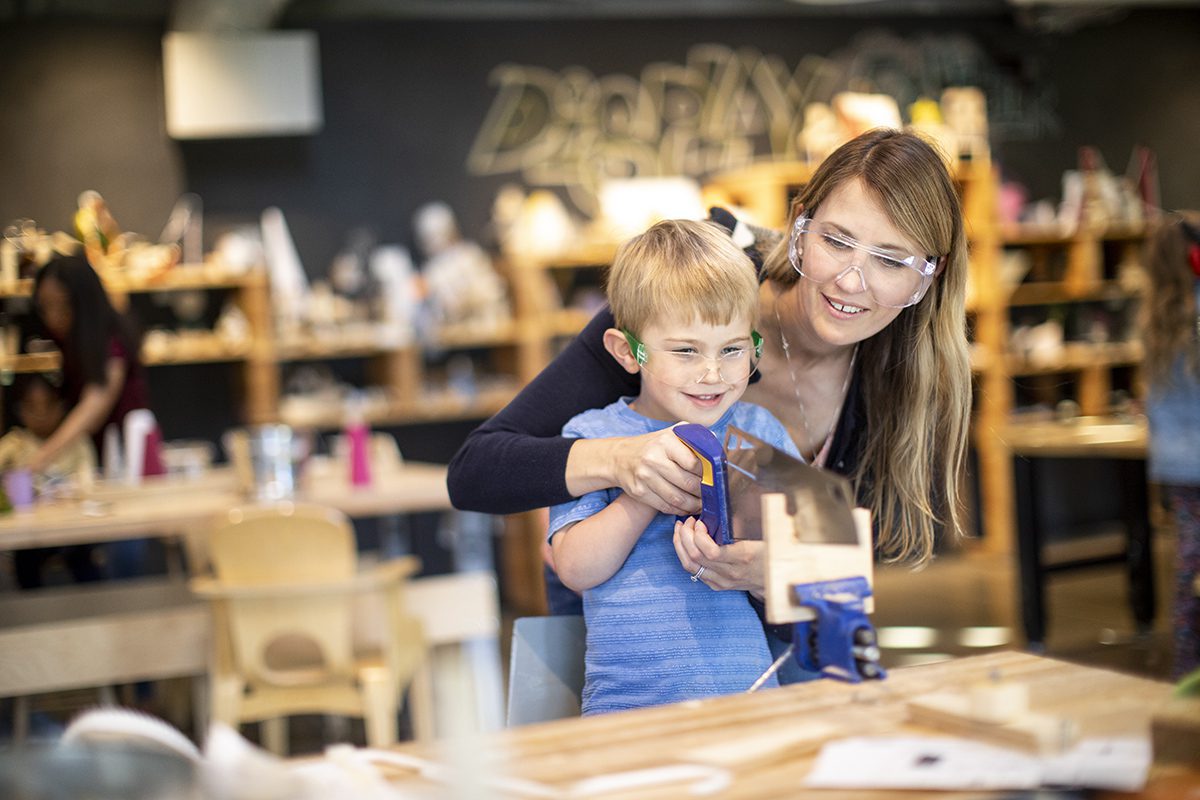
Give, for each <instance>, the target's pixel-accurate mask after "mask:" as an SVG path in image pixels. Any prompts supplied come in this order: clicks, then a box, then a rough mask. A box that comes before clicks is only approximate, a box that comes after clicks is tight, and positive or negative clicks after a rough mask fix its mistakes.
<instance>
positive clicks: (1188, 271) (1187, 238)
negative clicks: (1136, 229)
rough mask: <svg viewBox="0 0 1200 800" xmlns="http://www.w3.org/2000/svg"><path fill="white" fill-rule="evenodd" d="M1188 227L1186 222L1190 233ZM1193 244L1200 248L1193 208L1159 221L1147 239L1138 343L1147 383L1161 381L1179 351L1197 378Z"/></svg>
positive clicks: (1199, 334)
mask: <svg viewBox="0 0 1200 800" xmlns="http://www.w3.org/2000/svg"><path fill="white" fill-rule="evenodd" d="M1187 226H1191V228H1192V231H1191V232H1189V231H1188V229H1187ZM1193 247H1195V248H1200V212H1197V211H1181V212H1180V213H1179V214H1178V215H1172V216H1171V217H1168V218H1166V219H1164V220H1163V221H1162V222H1161V223H1159V225H1158V226H1157V227H1156V228H1155V230H1154V231H1153V233H1151V235H1150V238H1149V239H1148V240H1147V241H1146V249H1145V257H1144V259H1143V261H1144V263H1145V269H1146V273H1147V278H1148V279H1149V280H1147V282H1146V283H1147V289H1146V297H1145V299H1144V300H1143V301H1142V310H1141V316H1142V328H1143V330H1145V334H1144V336H1143V337H1142V341H1143V344H1144V346H1145V348H1146V356H1145V363H1146V372H1147V378H1148V379H1149V380H1150V382H1152V383H1153V382H1157V381H1161V380H1164V379H1166V378H1167V377H1168V376H1169V375H1170V373H1171V369H1172V367H1173V366H1174V364H1175V360H1176V358H1178V357H1179V356H1180V355H1182V356H1183V357H1184V362H1183V363H1184V369H1185V370H1187V371H1188V373H1189V374H1191V375H1194V376H1200V341H1198V340H1200V330H1198V328H1200V323H1198V322H1197V317H1196V315H1197V314H1198V313H1200V309H1198V308H1196V292H1195V282H1196V280H1197V276H1196V274H1195V273H1193V272H1192V265H1191V263H1190V262H1189V258H1190V254H1191V252H1192V250H1191V248H1193ZM1197 252H1200V251H1197ZM1198 257H1200V256H1198Z"/></svg>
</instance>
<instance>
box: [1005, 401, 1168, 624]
mask: <svg viewBox="0 0 1200 800" xmlns="http://www.w3.org/2000/svg"><path fill="white" fill-rule="evenodd" d="M1003 438H1004V441H1005V443H1006V444H1007V445H1008V447H1009V448H1010V449H1011V450H1012V453H1013V456H1014V458H1013V469H1014V475H1013V478H1014V482H1015V488H1016V501H1017V560H1018V567H1019V573H1020V581H1021V586H1020V597H1021V619H1022V622H1023V626H1024V631H1025V638H1026V641H1028V642H1029V644H1030V645H1031V646H1033V647H1035V648H1038V647H1041V646H1042V645H1043V642H1044V640H1045V637H1046V598H1045V594H1046V590H1045V582H1046V577H1047V576H1048V575H1049V574H1051V573H1053V572H1062V571H1065V570H1072V569H1078V568H1081V567H1090V566H1096V565H1100V564H1110V563H1123V564H1125V567H1126V569H1127V570H1128V579H1129V604H1130V610H1131V611H1132V613H1133V617H1134V620H1135V621H1136V623H1137V626H1138V628H1139V629H1140V630H1149V629H1150V628H1151V627H1152V625H1153V623H1154V614H1155V598H1154V558H1153V553H1152V552H1151V526H1150V500H1149V496H1148V493H1147V482H1146V441H1147V438H1148V428H1147V423H1146V419H1145V417H1141V418H1138V419H1135V420H1133V421H1123V420H1115V419H1108V418H1103V417H1081V418H1078V419H1074V420H1069V421H1066V422H1049V421H1048V422H1036V423H1019V424H1014V425H1011V426H1009V427H1008V428H1006V429H1005V431H1004V434H1003ZM1085 458H1086V459H1105V460H1111V461H1113V462H1114V463H1115V465H1116V475H1117V479H1116V482H1115V485H1113V486H1112V487H1111V491H1112V492H1113V493H1114V495H1115V496H1118V497H1120V499H1121V510H1122V521H1123V523H1124V526H1125V539H1124V548H1123V550H1122V552H1104V553H1096V554H1085V555H1081V556H1078V557H1074V558H1069V559H1060V560H1055V561H1049V560H1048V559H1047V558H1046V553H1045V545H1046V543H1047V535H1046V531H1045V530H1043V523H1042V516H1043V510H1044V498H1043V497H1042V495H1041V491H1042V490H1041V480H1040V475H1041V469H1040V468H1041V466H1042V465H1043V463H1044V462H1045V460H1046V459H1085ZM1088 488H1089V490H1090V491H1099V492H1102V491H1104V488H1103V487H1097V486H1091V487H1088Z"/></svg>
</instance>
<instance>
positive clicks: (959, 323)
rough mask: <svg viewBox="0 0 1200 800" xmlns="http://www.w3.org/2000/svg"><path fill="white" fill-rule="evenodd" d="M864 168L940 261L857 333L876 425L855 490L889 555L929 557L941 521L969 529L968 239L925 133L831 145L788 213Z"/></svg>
mask: <svg viewBox="0 0 1200 800" xmlns="http://www.w3.org/2000/svg"><path fill="white" fill-rule="evenodd" d="M853 180H859V181H861V182H862V184H863V186H864V187H865V188H866V189H867V191H868V192H870V193H871V194H872V195H873V196H874V197H875V199H876V200H878V201H879V203H880V204H881V205H882V206H883V208H884V210H885V211H886V212H887V214H888V216H889V218H890V219H891V221H892V223H893V224H894V225H895V226H896V227H897V228H899V230H900V231H901V232H902V233H903V234H904V235H905V236H907V237H909V238H910V239H912V240H913V241H914V242H916V243H917V244H918V246H919V247H920V248H921V252H922V253H923V254H928V255H933V256H937V257H938V259H939V272H938V274H937V276H936V277H935V278H934V280H933V284H932V286H930V288H929V291H928V292H927V293H926V295H925V297H923V298H922V299H921V301H920V302H919V303H917V304H916V305H913V306H909V307H908V308H906V309H904V310H903V311H901V312H900V315H899V316H898V317H896V319H895V320H894V321H893V322H892V323H891V324H890V325H888V326H887V327H886V328H884V329H883V330H882V331H880V332H879V333H877V334H875V335H874V336H872V337H871V338H869V339H866V340H864V341H863V342H862V343H861V344H860V345H859V352H858V370H859V375H860V377H859V381H860V385H861V386H862V399H863V404H864V406H863V410H864V415H865V419H866V426H867V436H866V437H865V442H864V443H863V444H862V446H861V448H860V450H859V454H858V467H857V470H856V472H855V474H854V475H852V476H851V478H852V480H853V481H854V484H855V488H856V491H857V492H858V495H859V498H860V500H861V501H862V502H864V503H866V505H867V506H868V507H869V508H870V509H871V511H872V513H873V515H874V518H875V522H876V529H877V530H878V532H879V534H878V541H877V542H876V547H877V548H878V550H879V551H880V553H881V555H882V556H883V557H884V558H885V559H886V560H889V561H900V560H912V561H915V562H917V563H919V564H923V563H925V562H926V561H928V560H929V559H930V558H931V557H932V555H933V548H934V542H935V537H936V534H937V531H938V528H939V526H940V527H941V528H943V529H945V531H946V532H947V533H950V534H954V535H962V534H963V532H964V530H965V528H964V524H963V508H962V499H961V494H962V487H961V482H962V480H963V475H964V466H965V459H966V448H967V434H968V431H969V427H970V414H971V367H970V361H969V353H968V348H967V336H966V284H967V239H966V234H965V232H964V229H963V220H962V209H961V206H960V203H959V197H958V192H957V190H956V189H955V185H954V181H953V179H952V178H951V176H950V173H949V172H948V170H947V168H946V163H945V161H944V160H943V157H942V156H941V155H940V154H939V153H938V152H937V151H936V150H935V149H934V148H933V147H932V146H931V145H930V144H929V143H928V142H926V141H925V140H924V139H922V138H921V137H919V136H917V135H915V134H912V133H907V132H901V131H896V130H885V129H880V130H874V131H868V132H867V133H865V134H863V135H861V136H859V137H857V138H855V139H853V140H851V141H850V142H848V143H846V144H844V145H842V146H841V147H840V148H838V149H837V150H836V151H834V152H833V154H831V155H830V156H829V158H827V159H826V160H825V161H824V162H822V164H821V165H820V166H819V167H818V168H817V170H816V172H815V173H814V174H813V176H812V179H811V180H810V181H809V182H808V183H807V184H806V185H805V186H804V188H803V190H802V191H801V192H800V194H799V196H798V197H797V198H796V199H795V201H794V202H793V204H792V209H791V214H790V219H789V231H790V224H791V222H792V221H794V220H795V218H796V217H797V216H798V215H800V214H801V213H802V212H803V213H805V214H807V215H809V216H812V215H813V214H815V213H816V211H817V209H818V208H819V207H820V205H821V203H822V201H824V200H825V198H827V197H828V196H829V195H830V194H831V193H832V192H833V191H834V190H835V189H837V188H838V187H840V186H842V185H843V184H845V183H847V182H850V181H853ZM764 270H765V272H766V275H767V278H768V279H769V280H770V281H772V282H773V283H774V284H776V285H777V286H779V287H780V288H789V287H792V286H794V285H795V284H796V282H797V281H798V280H799V279H800V275H799V274H798V273H797V272H796V271H795V270H794V269H793V268H792V265H791V263H790V262H789V261H788V256H787V237H786V236H785V237H784V239H783V241H781V242H780V243H779V244H778V245H777V246H776V247H775V248H774V249H773V250H772V251H771V252H770V253H769V254H768V255H767V257H766V259H765V262H764Z"/></svg>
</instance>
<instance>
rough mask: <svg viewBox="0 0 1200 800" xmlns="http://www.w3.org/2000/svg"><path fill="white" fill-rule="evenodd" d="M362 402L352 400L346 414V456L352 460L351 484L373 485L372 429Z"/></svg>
mask: <svg viewBox="0 0 1200 800" xmlns="http://www.w3.org/2000/svg"><path fill="white" fill-rule="evenodd" d="M364 417H365V414H364V412H363V408H362V403H361V402H359V401H357V400H355V401H351V403H350V406H349V409H348V412H347V414H346V457H347V459H348V460H349V461H350V485H352V486H370V485H371V429H370V428H369V427H368V426H367V423H366V420H365V418H364Z"/></svg>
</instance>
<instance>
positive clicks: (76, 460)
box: [0, 373, 101, 589]
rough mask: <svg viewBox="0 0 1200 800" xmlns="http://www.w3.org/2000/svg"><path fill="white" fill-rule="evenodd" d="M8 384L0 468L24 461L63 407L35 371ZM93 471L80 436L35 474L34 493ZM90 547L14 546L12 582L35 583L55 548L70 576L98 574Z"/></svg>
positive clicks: (83, 480)
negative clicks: (10, 411)
mask: <svg viewBox="0 0 1200 800" xmlns="http://www.w3.org/2000/svg"><path fill="white" fill-rule="evenodd" d="M14 389H15V391H14V392H13V395H14V396H15V398H16V405H15V409H14V410H15V411H16V417H17V421H18V423H19V425H18V426H16V427H13V428H12V430H10V431H9V432H8V433H6V434H4V436H3V437H2V438H0V472H4V471H6V470H9V469H16V468H23V467H25V465H26V464H28V463H29V461H30V459H32V458H33V456H34V454H35V453H37V451H38V449H39V448H40V447H41V446H42V442H44V441H45V440H46V439H47V438H48V437H49V436H50V434H52V433H54V429H55V428H57V427H58V425H59V423H61V422H62V420H63V417H65V416H66V413H67V409H66V403H65V402H64V401H63V398H62V395H61V394H59V392H58V389H57V388H56V387H55V386H54V385H53V384H52V383H50V381H49V380H47V378H46V376H44V375H42V374H41V373H29V374H26V375H20V376H18V377H17V380H16V382H15V386H14ZM95 473H96V451H95V448H93V447H92V443H91V440H89V439H88V438H86V437H82V438H80V439H78V440H77V441H76V442H75V443H74V444H72V445H71V446H69V447H67V448H66V449H65V450H63V451H62V452H61V453H59V454H58V455H57V456H56V457H55V458H54V460H53V461H52V462H51V463H50V464H49V465H47V467H46V468H45V469H44V470H42V471H40V472H38V473H37V474H35V475H34V476H33V485H34V489H35V491H36V493H37V494H41V495H45V494H47V493H49V492H52V491H53V490H54V488H55V487H56V486H58V485H61V484H63V483H66V482H68V481H77V482H78V483H80V484H88V483H90V482H91V480H92V477H93V476H94V475H95ZM93 549H94V548H93V546H92V545H72V546H70V547H39V548H31V549H26V550H18V551H17V552H16V553H15V554H14V555H13V561H14V563H15V565H16V577H17V585H18V586H20V587H21V588H22V589H36V588H38V587H39V586H41V585H42V582H43V581H42V567H43V565H44V564H45V563H46V561H48V560H49V559H50V558H51V557H52V556H54V555H56V554H58V553H62V555H63V558H64V560H65V561H66V565H67V569H68V570H70V572H71V575H72V577H74V579H75V581H76V582H78V583H87V582H90V581H97V580H100V577H101V572H100V567H99V566H98V565H97V563H96V561H95V559H94V557H93Z"/></svg>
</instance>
